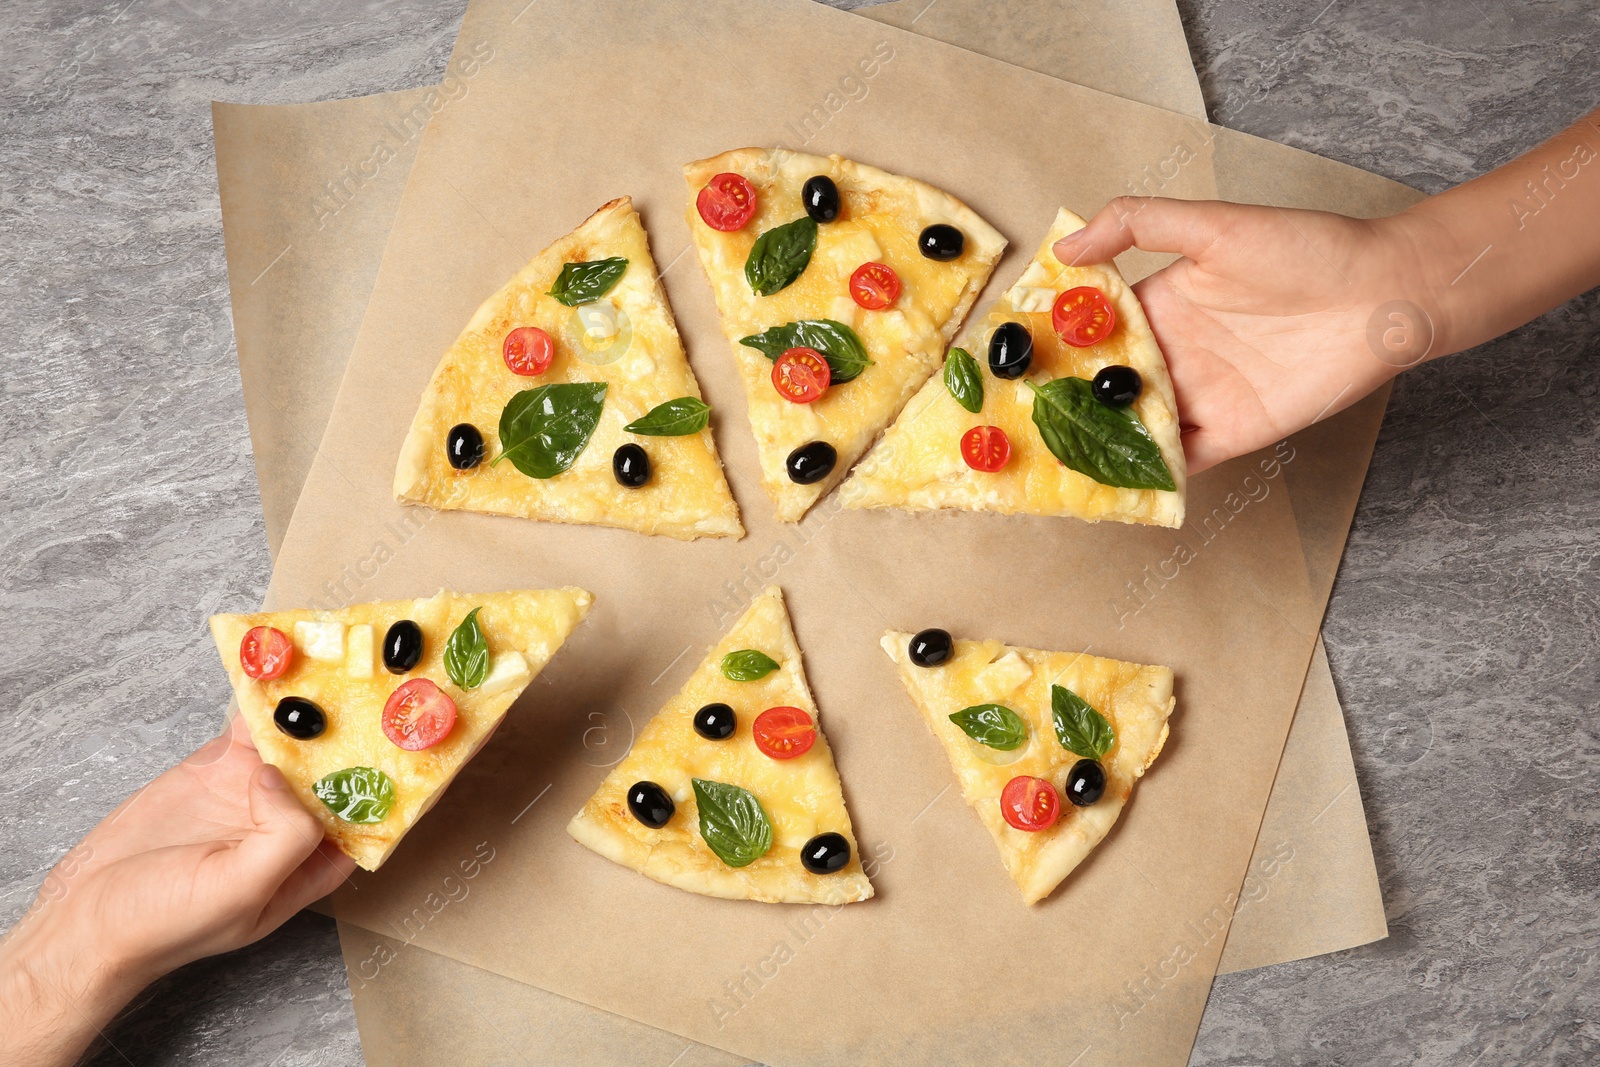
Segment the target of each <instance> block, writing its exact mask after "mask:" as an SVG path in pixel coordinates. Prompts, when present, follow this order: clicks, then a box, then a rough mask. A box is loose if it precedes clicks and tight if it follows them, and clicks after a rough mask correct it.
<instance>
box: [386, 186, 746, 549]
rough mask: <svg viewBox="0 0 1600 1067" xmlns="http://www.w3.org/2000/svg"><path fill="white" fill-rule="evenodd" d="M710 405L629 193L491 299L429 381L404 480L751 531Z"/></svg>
mask: <svg viewBox="0 0 1600 1067" xmlns="http://www.w3.org/2000/svg"><path fill="white" fill-rule="evenodd" d="M709 418H710V409H709V408H708V407H707V406H706V404H705V402H704V401H703V400H701V398H700V386H699V384H698V383H697V382H696V381H695V377H694V373H693V372H692V371H691V370H690V369H689V362H688V360H687V359H685V358H684V354H683V345H682V343H681V342H680V341H679V339H678V330H677V327H676V326H675V325H674V324H673V320H672V311H671V309H670V308H669V307H668V306H667V300H666V296H665V294H664V293H663V292H662V291H661V282H660V279H659V278H658V277H657V275H656V265H655V261H654V260H652V259H651V258H650V246H649V242H648V240H647V239H646V237H645V232H644V227H643V226H642V225H641V224H640V222H639V213H638V212H637V211H635V210H634V209H633V202H632V201H631V200H629V199H628V198H627V197H623V198H621V199H620V200H613V201H611V203H609V204H607V205H605V206H604V207H602V208H601V209H600V210H599V211H596V212H595V213H594V214H593V215H591V216H589V218H588V219H587V220H586V221H585V222H584V223H583V225H581V226H579V227H578V228H577V229H576V230H574V231H572V232H571V233H569V234H568V235H567V236H565V237H563V238H561V239H560V240H559V241H557V242H556V243H555V244H553V245H551V246H550V247H549V248H546V249H545V250H544V251H543V252H540V253H539V254H538V255H537V256H535V257H534V258H533V260H532V261H531V262H530V263H529V264H528V265H527V266H526V267H523V268H522V270H520V271H518V272H517V274H516V276H515V277H513V278H512V279H511V280H510V281H508V282H507V283H506V284H505V285H504V286H503V287H502V288H501V289H500V291H499V292H498V293H495V294H494V295H493V296H491V297H490V298H489V299H488V300H486V301H484V303H483V305H482V306H481V307H479V308H478V310H477V312H476V313H475V314H474V315H473V316H472V321H470V322H468V323H467V327H466V329H465V330H463V331H462V333H461V336H460V337H458V338H456V342H455V344H454V345H452V346H451V348H450V350H449V351H448V352H446V353H445V355H444V358H443V359H442V360H440V361H439V366H438V368H437V369H436V370H435V371H434V372H433V378H432V380H431V381H429V382H428V387H427V389H426V390H425V391H424V392H423V394H422V403H421V405H420V406H419V407H418V408H417V414H416V417H415V418H414V419H413V420H412V423H411V431H410V432H409V433H408V434H407V435H406V439H405V444H404V445H403V446H402V447H401V450H400V462H399V466H398V467H397V468H396V470H395V476H394V494H395V497H396V498H397V499H399V500H402V501H405V502H407V503H412V504H426V505H428V506H429V507H434V508H439V509H442V510H452V509H460V510H464V511H482V512H489V513H492V514H497V515H516V516H520V517H522V518H528V519H545V520H548V521H551V522H575V523H587V524H592V525H598V526H617V527H621V528H623V529H628V530H638V531H640V532H642V533H649V534H663V535H665V536H668V537H676V538H680V539H683V540H689V539H692V538H697V537H740V536H743V534H744V527H743V526H742V525H741V524H740V522H739V509H738V507H737V506H736V505H735V504H734V502H733V494H732V493H730V492H729V490H728V482H727V479H726V478H725V477H724V476H723V473H722V464H721V462H720V461H719V460H718V458H717V446H716V444H715V442H713V441H712V439H711V430H710V427H709Z"/></svg>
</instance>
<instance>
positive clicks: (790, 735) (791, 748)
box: [567, 587, 872, 904]
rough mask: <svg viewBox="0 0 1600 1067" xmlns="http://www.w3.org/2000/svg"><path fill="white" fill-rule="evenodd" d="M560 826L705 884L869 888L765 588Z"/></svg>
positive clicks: (794, 895) (823, 897)
mask: <svg viewBox="0 0 1600 1067" xmlns="http://www.w3.org/2000/svg"><path fill="white" fill-rule="evenodd" d="M567 831H568V832H569V833H570V834H572V836H573V837H575V838H576V839H577V840H578V841H579V842H580V843H582V844H584V845H586V846H588V847H589V848H591V849H593V850H594V851H596V852H598V853H600V855H602V856H604V857H606V858H607V859H609V860H614V861H615V862H617V863H620V864H622V865H623V866H624V867H631V868H633V869H634V870H636V871H638V872H640V873H641V874H644V875H647V876H649V877H651V878H654V879H655V880H656V881H658V882H665V883H666V884H667V885H672V886H677V887H678V888H680V889H687V890H689V891H690V892H692V893H703V894H705V895H706V896H712V897H728V898H731V899H736V900H761V901H767V902H769V903H821V904H845V903H849V902H851V901H856V900H865V899H867V898H868V897H870V896H872V883H871V882H869V881H867V876H866V873H865V872H864V871H863V869H862V865H861V857H860V849H859V847H858V846H857V844H856V839H855V835H854V834H853V833H852V832H851V829H850V815H849V813H848V812H847V811H845V806H844V792H843V790H842V789H841V787H840V784H839V772H838V770H836V769H835V767H834V764H833V752H832V751H831V750H830V749H829V747H828V739H827V738H826V737H824V736H823V734H822V724H821V721H820V720H819V718H818V715H817V707H816V704H815V703H814V702H813V701H812V699H811V691H810V689H808V688H807V687H806V679H805V672H804V670H803V669H802V667H801V663H800V647H799V646H798V645H797V644H796V643H795V639H794V632H793V630H791V629H790V627H789V613H788V612H787V611H786V610H785V609H784V604H783V594H782V593H780V592H779V591H778V589H777V588H776V587H774V588H771V589H768V590H767V591H766V592H764V593H762V594H761V595H760V596H758V597H756V599H755V601H754V602H753V603H752V604H751V605H750V607H749V609H748V610H747V611H746V612H745V613H744V615H743V617H741V618H740V619H739V621H738V622H737V623H735V624H734V626H733V629H731V630H729V631H728V634H727V636H726V637H724V638H723V639H722V641H721V642H720V643H719V644H718V645H717V646H716V647H715V648H713V649H712V650H711V652H710V654H709V655H707V656H706V658H705V660H704V661H703V662H702V663H701V664H700V666H699V667H698V668H696V669H695V672H694V674H693V675H692V676H691V677H690V679H689V681H688V684H686V685H685V686H684V687H683V689H682V691H681V692H679V693H678V695H677V696H675V697H673V698H672V699H671V700H669V701H668V702H667V704H666V706H665V707H663V708H662V709H661V711H660V712H659V713H658V714H657V715H656V717H655V718H653V719H651V720H650V722H649V723H648V724H647V725H646V726H645V728H644V729H643V730H642V731H640V733H639V736H638V737H637V738H636V739H635V740H634V743H633V748H632V749H631V750H630V751H629V753H628V755H627V756H626V757H625V758H624V759H623V760H622V762H621V763H619V764H618V765H617V766H616V767H615V768H613V770H612V771H611V773H610V774H609V775H607V776H606V780H605V781H604V782H603V783H601V785H600V788H599V790H597V791H596V792H595V794H594V796H592V797H590V798H589V802H588V803H587V804H585V805H584V807H583V810H582V811H580V812H578V814H577V815H575V816H573V819H572V822H571V823H569V824H568V826H567Z"/></svg>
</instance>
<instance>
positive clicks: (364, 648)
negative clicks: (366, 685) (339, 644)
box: [344, 623, 374, 678]
mask: <svg viewBox="0 0 1600 1067" xmlns="http://www.w3.org/2000/svg"><path fill="white" fill-rule="evenodd" d="M373 647H374V642H373V640H372V627H371V626H370V625H368V624H367V623H362V624H361V625H360V626H352V627H350V635H349V637H347V638H346V639H345V643H344V673H346V674H348V675H349V676H350V677H352V678H371V677H372V659H373V657H372V653H373Z"/></svg>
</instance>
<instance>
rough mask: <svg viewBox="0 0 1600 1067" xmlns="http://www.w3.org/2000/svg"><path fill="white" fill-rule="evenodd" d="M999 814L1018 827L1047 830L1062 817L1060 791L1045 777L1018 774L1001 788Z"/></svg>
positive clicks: (1030, 831) (1033, 831)
mask: <svg viewBox="0 0 1600 1067" xmlns="http://www.w3.org/2000/svg"><path fill="white" fill-rule="evenodd" d="M1000 814H1001V815H1003V816H1005V820H1006V822H1007V823H1008V824H1010V825H1011V826H1012V827H1013V828H1015V829H1018V830H1026V831H1028V833H1030V834H1032V833H1038V832H1039V831H1040V830H1048V829H1050V827H1052V826H1054V825H1055V824H1056V820H1057V819H1059V818H1060V817H1061V794H1060V793H1058V792H1056V787H1055V786H1053V785H1051V784H1050V783H1049V782H1047V781H1045V780H1044V779H1043V778H1034V777H1031V776H1029V775H1026V774H1019V775H1017V776H1016V777H1015V778H1013V779H1011V781H1009V782H1007V783H1006V787H1005V789H1003V790H1001V792H1000Z"/></svg>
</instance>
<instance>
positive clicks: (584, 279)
mask: <svg viewBox="0 0 1600 1067" xmlns="http://www.w3.org/2000/svg"><path fill="white" fill-rule="evenodd" d="M627 270H628V261H627V260H626V259H623V258H622V257H621V256H612V257H611V258H610V259H595V260H591V261H589V262H587V263H568V264H566V265H565V266H563V267H562V268H561V274H560V275H559V276H557V278H556V283H555V284H554V285H552V286H551V287H550V295H551V296H553V297H555V298H556V299H557V300H559V301H560V302H561V303H563V304H565V305H567V307H569V308H575V307H577V306H578V305H579V304H587V303H588V302H589V301H591V300H599V299H600V298H601V297H602V296H605V295H606V294H607V293H609V292H610V291H611V287H612V286H613V285H616V284H617V282H618V281H620V280H621V278H622V276H623V274H625V273H626V272H627Z"/></svg>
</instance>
